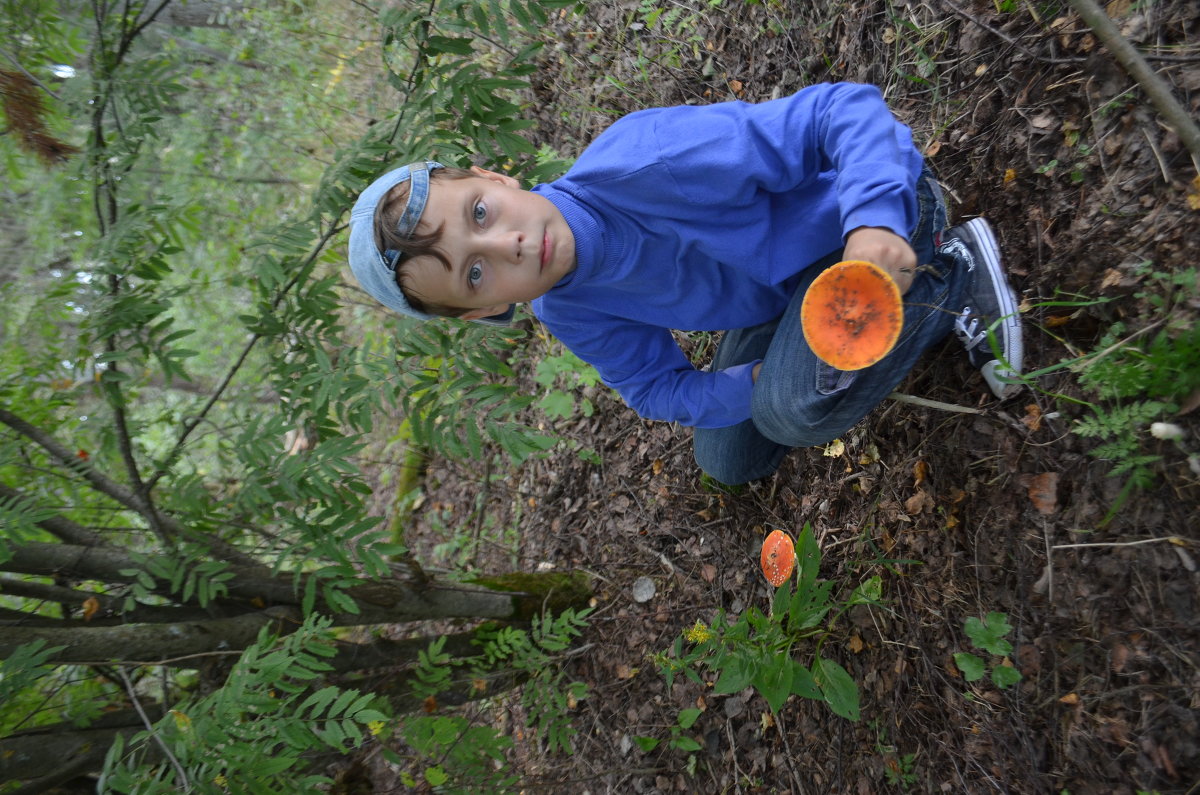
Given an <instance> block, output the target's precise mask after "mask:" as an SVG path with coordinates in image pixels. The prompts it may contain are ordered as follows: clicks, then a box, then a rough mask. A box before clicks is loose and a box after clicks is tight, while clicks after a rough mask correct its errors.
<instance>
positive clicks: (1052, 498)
mask: <svg viewBox="0 0 1200 795" xmlns="http://www.w3.org/2000/svg"><path fill="white" fill-rule="evenodd" d="M1021 482H1022V484H1023V485H1024V486H1025V489H1026V490H1027V491H1028V493H1029V499H1030V501H1032V502H1033V507H1034V508H1037V510H1038V513H1040V514H1042V515H1043V516H1049V515H1050V514H1052V513H1054V512H1055V511H1057V510H1058V473H1057V472H1043V473H1042V474H1040V475H1024V476H1023V477H1022V478H1021Z"/></svg>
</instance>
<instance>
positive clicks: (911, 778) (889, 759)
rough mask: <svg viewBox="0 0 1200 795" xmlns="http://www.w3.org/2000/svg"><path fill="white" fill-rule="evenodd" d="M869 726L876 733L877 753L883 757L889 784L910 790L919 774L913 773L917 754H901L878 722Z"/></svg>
mask: <svg viewBox="0 0 1200 795" xmlns="http://www.w3.org/2000/svg"><path fill="white" fill-rule="evenodd" d="M869 725H870V727H871V728H872V729H873V730H874V731H875V751H876V753H878V754H879V755H880V756H882V757H883V775H884V777H885V778H886V779H887V783H889V784H891V785H892V786H897V787H900V788H901V789H908V788H909V787H910V786H912V785H913V784H915V783H916V782H917V774H916V773H915V772H914V771H913V766H914V764H915V763H916V761H917V754H916V753H915V752H914V753H911V754H901V753H899V751H898V750H897V749H896V746H894V745H892V744H890V743H889V742H888V732H887V729H886V728H885V727H883V726H881V725H880V723H879V721H878V720H873V721H871V722H870V724H869Z"/></svg>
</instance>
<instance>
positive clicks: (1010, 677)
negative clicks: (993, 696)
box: [992, 665, 1021, 690]
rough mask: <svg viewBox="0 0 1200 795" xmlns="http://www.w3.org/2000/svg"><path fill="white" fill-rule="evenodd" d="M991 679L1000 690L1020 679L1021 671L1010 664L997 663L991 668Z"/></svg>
mask: <svg viewBox="0 0 1200 795" xmlns="http://www.w3.org/2000/svg"><path fill="white" fill-rule="evenodd" d="M992 681H993V682H995V683H996V687H998V688H1000V689H1001V690H1003V689H1005V688H1009V687H1012V686H1013V685H1015V684H1016V683H1017V682H1020V681H1021V672H1020V671H1018V670H1017V669H1016V668H1014V667H1013V666H1011V665H997V666H996V667H995V668H993V669H992Z"/></svg>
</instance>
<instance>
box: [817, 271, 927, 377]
mask: <svg viewBox="0 0 1200 795" xmlns="http://www.w3.org/2000/svg"><path fill="white" fill-rule="evenodd" d="M800 323H801V327H802V328H803V329H804V338H805V339H806V340H807V341H808V346H809V348H811V349H812V352H813V353H814V354H816V355H817V357H818V358H819V359H820V360H821V361H823V362H825V363H826V364H828V365H830V366H831V367H836V368H837V369H838V370H861V369H863V368H864V367H870V366H871V365H873V364H875V363H876V362H877V361H879V360H880V359H882V358H883V357H884V356H887V354H888V353H889V352H890V351H891V350H892V348H893V347H894V346H895V344H896V340H898V339H899V338H900V328H901V326H902V325H903V324H904V303H903V301H902V299H901V298H900V288H899V287H898V286H896V282H895V281H894V280H893V279H892V277H891V276H889V275H888V274H887V272H886V271H884V270H883V269H882V268H880V267H879V266H878V265H874V264H872V263H870V262H863V261H861V260H846V261H845V262H839V263H837V264H836V265H833V266H831V267H829V268H827V269H826V270H825V271H824V272H823V273H821V275H820V276H818V277H817V278H816V279H814V280H813V283H812V285H811V286H810V287H809V288H808V291H807V292H805V294H804V302H803V303H802V304H801V306H800Z"/></svg>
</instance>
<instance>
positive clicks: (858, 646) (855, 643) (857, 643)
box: [846, 635, 865, 654]
mask: <svg viewBox="0 0 1200 795" xmlns="http://www.w3.org/2000/svg"><path fill="white" fill-rule="evenodd" d="M864 646H865V644H864V643H863V639H862V638H860V637H859V636H858V635H851V636H850V640H849V641H848V642H847V643H846V647H847V648H848V649H850V651H851V652H853V653H854V654H858V653H859V652H861V651H862V650H863V648H864Z"/></svg>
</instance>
